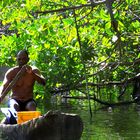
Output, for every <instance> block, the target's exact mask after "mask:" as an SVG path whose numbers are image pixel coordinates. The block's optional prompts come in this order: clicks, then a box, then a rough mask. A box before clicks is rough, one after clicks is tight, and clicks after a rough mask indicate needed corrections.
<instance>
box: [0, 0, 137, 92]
mask: <svg viewBox="0 0 140 140" xmlns="http://www.w3.org/2000/svg"><path fill="white" fill-rule="evenodd" d="M85 4H87V5H89V4H90V3H87V1H86V0H77V1H75V0H71V1H70V0H67V1H65V0H63V1H62V0H53V1H52V0H49V1H48V0H19V1H15V0H4V1H2V2H1V4H0V9H1V11H0V15H1V16H0V20H1V23H0V27H1V29H2V30H4V31H3V33H2V34H0V37H1V39H0V56H1V59H0V65H1V66H2V65H10V66H12V65H14V64H15V54H16V52H17V51H18V50H20V49H28V50H29V53H30V63H31V64H33V65H37V66H38V67H39V68H40V69H41V71H42V72H43V74H44V76H45V77H46V79H47V89H48V91H49V90H51V89H53V88H59V87H61V86H68V85H69V86H70V85H73V84H74V83H77V82H78V83H85V80H83V81H82V80H81V79H83V77H84V74H85V73H84V72H85V71H84V65H85V66H86V73H87V74H88V81H92V82H97V78H96V77H95V76H92V75H94V73H96V72H97V73H98V71H99V70H100V69H101V68H103V66H104V65H107V64H112V63H118V64H119V63H120V62H121V63H124V65H123V66H122V65H117V64H116V65H115V66H113V65H111V67H108V68H107V69H105V70H104V72H100V73H99V74H98V75H96V76H97V77H98V76H99V77H100V81H102V80H106V81H113V80H121V79H122V78H127V77H130V76H131V75H132V76H133V74H136V73H137V72H138V68H137V67H138V66H136V67H135V66H134V67H133V66H132V67H131V66H130V65H129V66H128V65H125V64H126V63H127V62H134V61H135V60H136V59H137V58H139V33H140V17H139V15H140V8H139V4H140V2H139V1H138V0H126V1H114V3H113V4H112V11H113V14H114V19H115V20H116V21H117V23H118V32H119V34H120V40H119V43H118V34H117V32H116V31H115V30H114V28H113V27H112V23H111V17H110V14H109V12H108V10H107V7H106V5H105V4H104V3H101V4H98V5H96V6H94V7H92V6H84V5H85ZM79 5H83V7H82V6H81V7H80V8H76V6H77V7H78V6H79ZM71 7H73V8H71ZM74 7H75V8H74ZM74 9H75V10H74ZM55 10H56V11H55ZM74 12H75V14H74ZM75 16H76V22H77V25H78V32H79V35H80V40H78V37H77V29H76V23H75ZM79 41H80V42H79ZM79 43H81V46H79ZM80 47H81V49H80ZM105 60H107V61H105ZM83 64H84V65H83ZM123 72H124V73H125V77H124V74H122V73H123ZM79 81H80V82H79ZM100 81H99V82H100Z"/></svg>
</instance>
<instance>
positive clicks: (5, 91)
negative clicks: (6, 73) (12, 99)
mask: <svg viewBox="0 0 140 140" xmlns="http://www.w3.org/2000/svg"><path fill="white" fill-rule="evenodd" d="M23 74H24V73H23V72H22V71H21V70H20V71H19V72H18V73H17V74H16V76H15V78H14V79H13V80H12V81H11V82H10V83H9V85H8V86H7V88H6V89H5V90H4V91H3V92H2V95H1V98H2V99H4V97H5V96H6V95H7V94H8V92H9V91H10V90H11V89H12V87H13V86H14V85H15V83H16V82H17V81H18V80H19V79H20V78H21V77H22V75H23Z"/></svg>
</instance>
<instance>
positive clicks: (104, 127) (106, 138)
mask: <svg viewBox="0 0 140 140" xmlns="http://www.w3.org/2000/svg"><path fill="white" fill-rule="evenodd" d="M52 109H57V110H61V111H63V112H69V113H76V114H78V115H80V117H81V118H82V120H83V123H84V130H83V134H82V137H81V140H140V106H139V107H138V106H136V105H134V104H133V105H129V106H119V107H115V108H104V109H99V110H97V111H92V117H91V116H90V113H89V111H88V107H85V106H83V107H82V106H80V105H69V104H63V105H62V104H61V105H59V106H55V107H53V108H52Z"/></svg>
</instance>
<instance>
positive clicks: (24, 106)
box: [8, 99, 37, 111]
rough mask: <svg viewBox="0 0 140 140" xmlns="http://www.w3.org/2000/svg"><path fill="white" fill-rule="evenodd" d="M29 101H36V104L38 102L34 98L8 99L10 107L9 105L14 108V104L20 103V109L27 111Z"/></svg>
mask: <svg viewBox="0 0 140 140" xmlns="http://www.w3.org/2000/svg"><path fill="white" fill-rule="evenodd" d="M29 102H34V103H35V104H36V102H35V100H34V99H29V100H27V101H20V100H16V99H10V100H9V101H8V107H9V108H14V104H18V105H19V107H20V111H26V105H27V104H28V103H29ZM36 106H37V104H36Z"/></svg>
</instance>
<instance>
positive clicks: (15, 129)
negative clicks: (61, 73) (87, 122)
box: [0, 111, 83, 140]
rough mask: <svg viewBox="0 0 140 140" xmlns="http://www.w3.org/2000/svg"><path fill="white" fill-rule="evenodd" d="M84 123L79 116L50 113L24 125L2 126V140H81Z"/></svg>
mask: <svg viewBox="0 0 140 140" xmlns="http://www.w3.org/2000/svg"><path fill="white" fill-rule="evenodd" d="M82 131H83V122H82V120H81V118H80V116H79V115H77V114H69V113H63V112H60V111H48V112H47V113H46V114H45V115H43V116H40V117H38V118H35V119H32V120H30V121H27V122H24V123H22V124H14V125H6V124H0V139H2V140H7V139H8V140H80V137H81V135H82Z"/></svg>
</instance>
